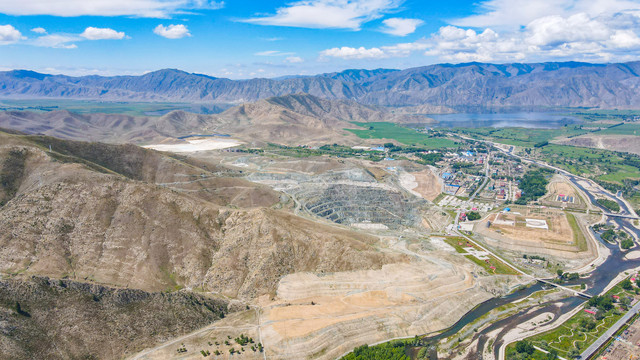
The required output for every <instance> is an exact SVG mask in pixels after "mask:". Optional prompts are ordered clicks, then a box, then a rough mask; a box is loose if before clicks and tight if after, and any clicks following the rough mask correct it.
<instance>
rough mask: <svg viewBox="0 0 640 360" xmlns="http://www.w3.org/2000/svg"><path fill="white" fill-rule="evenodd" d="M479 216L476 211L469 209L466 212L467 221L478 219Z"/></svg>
mask: <svg viewBox="0 0 640 360" xmlns="http://www.w3.org/2000/svg"><path fill="white" fill-rule="evenodd" d="M480 217H481V216H480V213H478V212H477V211H469V212H468V213H467V219H469V221H474V220H478V219H480Z"/></svg>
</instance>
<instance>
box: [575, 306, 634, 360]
mask: <svg viewBox="0 0 640 360" xmlns="http://www.w3.org/2000/svg"><path fill="white" fill-rule="evenodd" d="M638 312H640V301H639V302H638V303H637V304H635V305H634V306H633V307H632V308H631V310H629V311H627V313H626V314H624V316H622V317H621V318H620V320H618V321H617V322H616V323H615V324H613V326H612V327H611V328H609V330H607V331H606V332H605V333H604V334H602V336H600V337H599V338H598V340H596V341H595V342H594V343H593V344H591V346H589V347H588V348H587V349H586V350H585V351H583V352H582V354H581V355H580V359H584V360H586V359H589V357H590V356H593V354H594V353H595V352H596V351H597V350H598V349H599V348H600V347H601V346H602V345H604V343H606V342H607V340H609V339H610V338H611V337H612V336H613V334H615V333H616V331H618V330H620V328H621V327H622V326H623V325H624V324H626V323H627V321H629V319H631V318H632V317H633V316H634V315H635V314H637V313H638Z"/></svg>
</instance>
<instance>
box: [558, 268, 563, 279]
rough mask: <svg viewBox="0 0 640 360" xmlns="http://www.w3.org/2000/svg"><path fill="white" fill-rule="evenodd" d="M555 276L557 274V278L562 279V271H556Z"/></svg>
mask: <svg viewBox="0 0 640 360" xmlns="http://www.w3.org/2000/svg"><path fill="white" fill-rule="evenodd" d="M556 274H558V277H559V278H561V277H562V274H564V271H562V270H561V269H558V270H557V271H556Z"/></svg>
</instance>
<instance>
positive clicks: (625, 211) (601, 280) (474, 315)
mask: <svg viewBox="0 0 640 360" xmlns="http://www.w3.org/2000/svg"><path fill="white" fill-rule="evenodd" d="M527 160H528V159H527ZM529 161H531V160H529ZM532 162H535V161H532ZM535 163H537V162H535ZM537 164H538V165H540V166H547V165H546V164H540V163H537ZM563 174H564V175H565V176H566V177H567V178H568V179H569V180H570V181H571V182H572V183H573V185H574V186H576V187H577V188H579V189H580V190H582V192H584V193H585V194H586V195H587V196H588V198H589V200H590V201H591V203H592V204H594V205H595V206H597V207H599V208H600V209H602V210H603V211H604V212H605V213H606V212H608V210H607V209H605V208H603V207H602V206H600V205H598V204H597V203H596V202H595V199H596V198H595V196H594V194H593V193H594V192H595V193H598V195H601V196H607V197H608V198H610V199H612V200H614V201H616V202H617V203H618V204H619V205H620V208H621V210H620V212H619V214H621V215H630V214H631V212H630V211H629V208H628V207H627V205H626V203H625V202H623V201H621V200H620V199H618V198H616V197H614V196H611V195H610V194H608V193H606V192H604V191H601V190H599V189H592V188H590V189H586V188H585V187H584V186H583V185H582V184H581V181H583V179H581V178H579V177H576V176H574V175H570V174H568V173H566V172H563ZM629 221H630V220H628V219H625V218H620V217H612V216H607V219H606V222H607V223H609V224H613V223H615V224H617V225H618V226H620V227H625V228H626V229H627V230H629V231H633V232H634V233H635V234H636V235H637V236H639V237H640V230H638V229H637V228H635V227H634V226H632V225H631V224H630V223H629ZM589 231H591V230H589ZM593 235H594V236H595V238H596V239H598V241H599V242H600V243H602V244H603V245H604V246H605V247H607V248H608V249H609V251H610V255H609V256H608V257H607V259H606V260H605V261H604V262H603V263H602V264H600V265H599V266H598V267H597V268H595V269H594V270H593V271H592V272H591V273H590V274H589V275H588V277H582V278H580V279H579V280H576V281H574V282H569V283H567V284H568V285H575V284H579V283H585V284H586V285H587V286H588V290H586V291H585V293H587V294H589V295H598V294H600V293H601V292H602V291H603V290H604V289H605V288H606V287H607V285H609V283H611V281H613V280H614V279H615V278H616V277H617V276H618V275H619V274H620V273H621V272H624V271H626V270H630V269H634V268H637V267H640V258H639V259H634V260H629V259H625V255H626V253H627V252H628V251H621V250H620V248H619V247H618V245H617V244H609V243H607V242H606V241H603V240H602V239H601V238H600V236H599V235H598V234H595V233H593ZM542 289H543V285H542V284H540V283H537V284H535V285H533V286H530V287H528V288H526V289H523V290H518V291H515V292H513V293H511V294H508V295H506V296H503V297H499V298H493V299H490V300H487V301H486V302H484V303H482V304H480V305H479V306H477V307H475V308H474V309H473V310H471V311H470V312H468V313H466V314H465V315H464V316H463V317H462V318H461V319H460V320H458V322H456V323H455V324H454V325H453V326H451V327H450V328H448V329H446V330H445V331H444V332H442V333H440V334H438V335H435V336H431V337H428V338H424V339H423V342H425V343H427V344H436V343H437V342H438V341H439V340H441V339H443V338H447V337H449V336H452V335H454V334H456V333H457V332H459V331H460V330H461V329H462V328H464V326H466V325H467V324H470V323H472V322H473V321H475V320H476V319H478V318H480V317H481V316H483V315H485V314H487V313H489V312H490V311H491V310H493V309H495V308H498V307H500V306H503V305H505V304H508V303H512V302H516V301H518V300H521V299H524V298H525V297H527V296H529V295H531V294H533V293H534V292H537V291H540V290H542ZM585 301H586V300H585V299H584V298H581V297H577V296H571V297H568V298H565V299H561V300H554V301H550V302H548V303H544V304H540V305H536V306H535V307H536V310H535V311H531V309H532V308H533V307H534V306H532V307H529V308H526V309H523V310H522V311H520V312H518V313H517V314H515V315H512V316H509V317H507V318H505V319H502V320H499V321H496V322H494V323H493V324H491V325H489V326H488V327H486V328H485V329H483V330H481V331H478V332H477V333H475V334H474V335H473V339H474V340H475V339H477V340H478V342H477V345H475V346H474V348H473V349H472V350H471V352H470V353H469V355H468V356H467V358H468V359H474V360H475V359H483V349H484V348H485V345H486V343H487V341H488V339H489V336H488V334H490V333H494V332H495V331H499V332H498V335H497V336H492V337H495V342H494V345H493V355H494V357H495V359H498V358H499V351H500V347H501V346H502V345H503V344H504V336H505V335H506V334H507V333H508V332H509V331H510V330H512V329H514V328H515V327H516V326H518V325H519V324H522V323H525V322H527V321H528V320H530V319H533V318H535V317H536V316H538V315H540V314H542V313H553V314H554V318H553V320H552V321H551V322H550V324H552V323H553V322H555V321H557V319H558V317H559V316H560V315H562V314H566V313H568V312H571V311H572V310H574V309H576V308H577V307H578V306H580V305H581V304H582V303H583V302H585ZM448 358H449V357H445V358H440V359H448ZM431 359H438V358H437V354H436V353H435V351H432V353H431Z"/></svg>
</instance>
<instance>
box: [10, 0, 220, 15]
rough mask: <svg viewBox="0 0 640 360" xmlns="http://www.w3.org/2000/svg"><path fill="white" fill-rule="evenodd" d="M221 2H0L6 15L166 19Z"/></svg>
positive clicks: (126, 0)
mask: <svg viewBox="0 0 640 360" xmlns="http://www.w3.org/2000/svg"><path fill="white" fill-rule="evenodd" d="M223 6H224V2H221V1H220V2H218V1H208V0H56V1H51V0H21V1H16V0H0V13H2V14H7V15H54V16H83V15H93V16H138V17H155V18H166V17H169V16H170V15H171V14H176V13H180V12H184V11H188V10H193V9H208V10H209V9H220V8H222V7H223Z"/></svg>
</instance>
